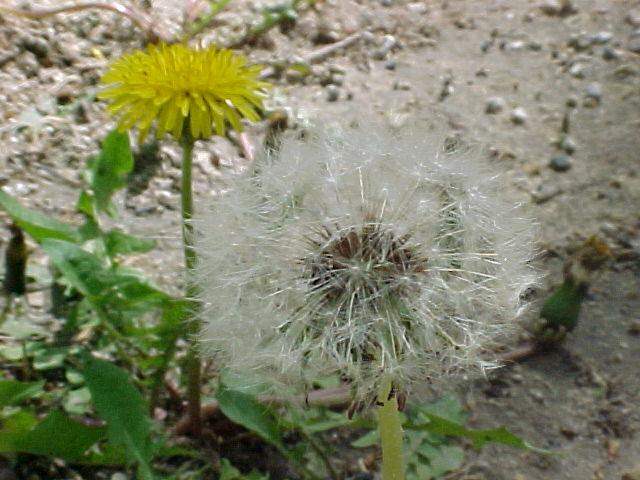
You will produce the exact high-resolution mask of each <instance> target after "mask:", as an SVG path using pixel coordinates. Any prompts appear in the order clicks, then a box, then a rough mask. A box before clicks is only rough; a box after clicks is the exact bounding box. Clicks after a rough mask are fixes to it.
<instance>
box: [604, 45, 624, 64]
mask: <svg viewBox="0 0 640 480" xmlns="http://www.w3.org/2000/svg"><path fill="white" fill-rule="evenodd" d="M602 58H603V59H604V60H607V61H609V60H620V54H619V53H618V52H617V51H616V50H615V49H614V48H612V47H610V46H609V45H605V46H604V48H603V49H602Z"/></svg>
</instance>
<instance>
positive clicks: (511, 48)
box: [503, 40, 525, 52]
mask: <svg viewBox="0 0 640 480" xmlns="http://www.w3.org/2000/svg"><path fill="white" fill-rule="evenodd" d="M524 46H525V43H524V42H523V41H522V40H515V41H513V42H507V43H505V44H504V46H503V49H504V50H506V51H507V52H519V51H520V50H522V49H523V48H524Z"/></svg>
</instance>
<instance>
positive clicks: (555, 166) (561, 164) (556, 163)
mask: <svg viewBox="0 0 640 480" xmlns="http://www.w3.org/2000/svg"><path fill="white" fill-rule="evenodd" d="M549 167H551V169H552V170H554V171H556V172H567V171H569V170H571V160H570V159H569V157H567V156H566V155H558V156H555V157H553V158H552V159H551V160H550V161H549Z"/></svg>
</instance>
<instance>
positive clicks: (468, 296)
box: [197, 129, 536, 403]
mask: <svg viewBox="0 0 640 480" xmlns="http://www.w3.org/2000/svg"><path fill="white" fill-rule="evenodd" d="M308 137H310V138H307V139H305V140H301V139H296V138H293V137H291V138H286V139H284V140H283V143H282V146H281V151H280V154H279V156H278V158H277V159H272V160H273V161H272V162H270V163H271V164H270V166H266V167H264V168H261V169H260V171H259V172H257V173H256V174H255V175H254V176H250V177H237V178H234V179H232V180H231V181H230V186H229V189H228V192H226V193H225V194H223V195H221V196H220V197H219V198H217V199H216V200H215V201H214V202H213V205H212V206H211V208H210V210H209V211H208V212H207V213H205V214H203V215H202V217H201V219H200V221H199V224H198V226H197V228H198V229H199V232H200V235H199V241H198V244H197V250H198V253H199V256H200V257H199V258H200V267H199V271H198V279H199V284H200V289H201V292H202V299H203V301H204V302H205V303H206V304H207V305H209V307H208V308H209V311H208V312H207V313H206V314H205V319H204V322H205V327H204V329H203V332H202V339H203V344H204V345H205V347H206V348H208V349H210V350H211V351H212V352H214V353H215V354H216V355H218V356H219V359H220V361H219V363H220V364H221V365H224V366H226V367H228V368H229V369H230V370H231V371H236V372H244V374H245V375H249V374H253V375H254V377H255V378H256V379H258V380H256V381H257V382H259V383H261V384H263V385H265V386H267V387H271V388H272V389H275V390H277V391H278V393H281V394H282V393H283V392H285V391H287V390H289V391H296V392H297V391H299V390H304V389H306V388H308V387H309V386H310V385H311V384H312V382H313V381H315V380H317V379H318V378H320V377H322V376H324V375H327V374H335V373H338V374H340V375H341V376H342V377H343V378H344V379H346V380H347V381H349V382H350V383H351V385H352V386H353V389H354V395H355V398H356V399H357V400H363V401H366V402H367V403H373V401H375V398H376V395H377V394H378V393H379V392H381V391H384V390H385V388H386V391H387V392H403V393H406V392H410V391H411V390H412V389H413V388H414V387H415V386H416V385H417V384H419V383H423V382H427V381H429V382H431V381H432V379H437V378H438V377H447V376H450V375H453V374H455V375H459V374H462V373H466V372H474V371H475V372H482V371H483V370H485V369H487V368H490V367H492V366H494V365H495V364H496V363H495V362H494V361H493V359H492V358H491V355H488V354H487V352H488V351H490V350H491V349H492V347H493V346H495V345H497V344H498V343H499V342H500V341H501V339H502V338H504V336H505V333H507V332H509V331H510V330H511V327H512V326H513V325H514V319H515V318H516V317H517V316H518V315H519V314H520V312H521V309H522V307H523V304H522V301H521V294H522V293H523V292H524V291H525V289H526V288H527V287H529V286H530V285H531V283H532V282H533V281H535V279H536V273H535V272H534V271H533V270H532V268H531V267H530V266H529V263H528V262H529V260H530V259H531V258H532V253H533V246H532V245H533V244H532V233H531V222H530V221H529V220H526V219H524V218H522V217H521V216H520V215H519V213H518V209H517V208H516V206H514V204H513V203H511V202H508V201H507V200H505V199H504V197H503V195H501V193H500V186H499V182H498V179H497V178H496V177H495V176H494V175H492V174H491V173H489V168H488V167H487V165H486V164H484V163H483V162H482V161H481V160H480V159H479V158H478V157H479V153H480V152H479V151H478V150H477V149H473V148H466V147H462V146H460V145H458V144H452V143H451V142H450V141H446V140H443V139H442V138H437V137H435V136H434V135H432V134H429V133H425V132H419V134H418V132H415V131H414V132H410V133H409V134H404V135H392V134H391V133H390V132H388V131H386V130H382V129H354V130H348V131H345V132H342V133H339V134H336V133H335V132H334V134H328V133H327V132H323V131H315V132H312V134H311V135H310V136H308ZM389 378H391V379H392V383H389ZM385 382H387V383H386V386H385ZM388 395H389V394H388V393H387V396H385V397H384V400H386V399H387V397H388Z"/></svg>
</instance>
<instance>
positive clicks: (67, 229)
mask: <svg viewBox="0 0 640 480" xmlns="http://www.w3.org/2000/svg"><path fill="white" fill-rule="evenodd" d="M0 206H2V208H4V209H5V210H6V211H7V213H8V214H9V215H10V216H11V218H12V219H13V221H14V222H16V224H17V225H18V226H19V227H20V228H21V229H22V230H24V231H25V232H27V233H28V234H29V235H30V236H31V238H33V239H34V240H35V241H36V242H38V243H40V242H42V241H43V240H44V239H46V238H58V239H61V240H66V241H68V242H77V241H78V240H79V238H78V234H77V233H76V231H75V230H74V229H73V228H72V227H71V226H70V225H67V224H66V223H64V222H61V221H59V220H56V219H55V218H51V217H48V216H46V215H43V214H41V213H39V212H36V211H35V210H31V209H30V208H27V207H25V206H24V205H22V204H21V203H20V202H19V201H18V200H16V199H15V198H13V197H11V196H10V195H7V194H6V193H5V192H3V191H2V190H0Z"/></svg>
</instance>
